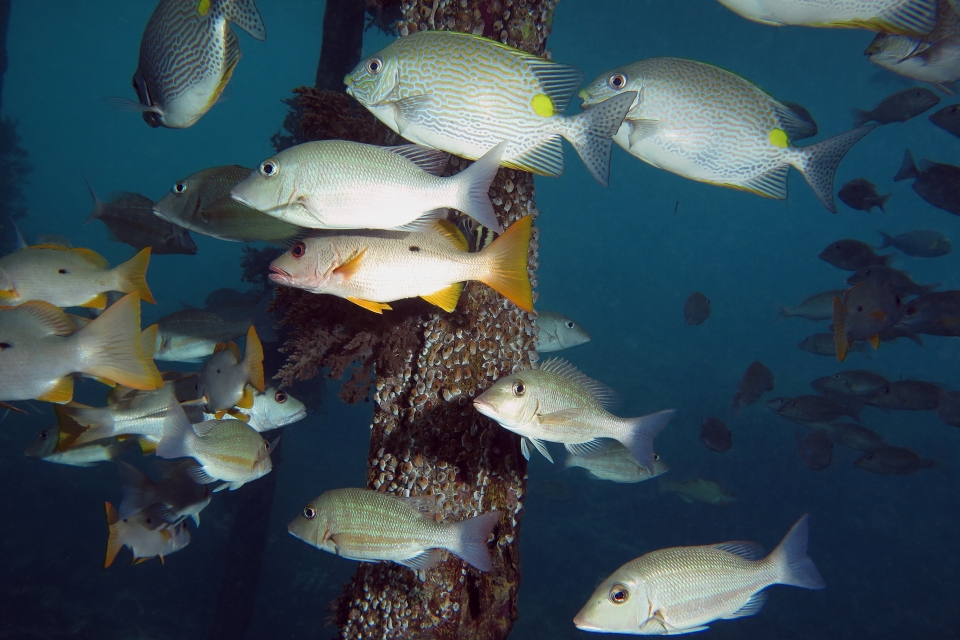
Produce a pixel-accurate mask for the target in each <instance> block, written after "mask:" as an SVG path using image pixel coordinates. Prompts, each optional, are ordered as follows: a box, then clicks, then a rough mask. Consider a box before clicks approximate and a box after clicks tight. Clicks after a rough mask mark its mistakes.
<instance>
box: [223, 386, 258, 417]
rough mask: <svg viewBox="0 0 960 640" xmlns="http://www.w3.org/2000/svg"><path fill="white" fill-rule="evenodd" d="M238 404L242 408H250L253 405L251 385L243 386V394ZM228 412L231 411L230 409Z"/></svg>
mask: <svg viewBox="0 0 960 640" xmlns="http://www.w3.org/2000/svg"><path fill="white" fill-rule="evenodd" d="M237 406H238V407H239V408H241V409H250V408H252V407H253V389H251V388H250V387H248V386H247V387H244V388H243V395H241V396H240V401H239V402H237ZM227 413H230V411H229V410H228V411H227Z"/></svg>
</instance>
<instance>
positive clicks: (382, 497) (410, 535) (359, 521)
mask: <svg viewBox="0 0 960 640" xmlns="http://www.w3.org/2000/svg"><path fill="white" fill-rule="evenodd" d="M435 510H436V503H435V502H434V498H431V497H427V496H420V497H410V498H401V497H399V496H394V495H390V494H387V493H382V492H380V491H373V490H370V489H352V488H348V489H332V490H330V491H326V492H325V493H323V494H321V495H319V496H318V497H317V498H316V499H314V500H312V501H310V502H308V503H307V504H306V505H305V506H304V507H303V509H302V510H301V511H300V514H299V515H297V517H296V518H294V519H293V520H292V521H291V522H290V524H288V525H287V531H289V532H290V534H291V535H292V536H294V537H295V538H299V539H300V540H303V541H304V542H306V543H307V544H309V545H311V546H313V547H316V548H318V549H321V550H323V551H326V552H328V553H333V554H336V555H338V556H341V557H343V558H347V559H349V560H358V561H360V562H384V561H390V562H396V563H397V564H401V565H403V566H405V567H410V568H411V569H414V570H416V571H429V570H430V569H431V568H432V567H433V566H434V565H436V564H437V563H438V562H440V560H441V559H442V557H443V550H447V551H449V552H450V553H452V554H454V555H456V556H457V557H458V558H460V559H461V560H463V561H465V562H467V563H468V564H470V565H471V566H473V567H474V568H476V569H478V570H479V571H490V570H491V569H492V568H493V563H492V562H491V561H490V552H489V551H488V549H487V538H488V537H489V536H490V533H491V532H492V531H493V529H494V528H495V527H496V526H497V524H498V523H499V522H500V518H501V516H503V512H501V511H490V512H489V513H484V514H481V515H478V516H474V517H472V518H467V519H466V520H461V521H460V522H438V521H437V520H435V519H434V518H433V517H432V516H434V515H435Z"/></svg>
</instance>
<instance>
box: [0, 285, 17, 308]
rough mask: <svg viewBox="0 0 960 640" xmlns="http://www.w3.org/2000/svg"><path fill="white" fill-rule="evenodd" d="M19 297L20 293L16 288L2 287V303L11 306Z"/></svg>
mask: <svg viewBox="0 0 960 640" xmlns="http://www.w3.org/2000/svg"><path fill="white" fill-rule="evenodd" d="M19 299H20V294H19V293H17V290H16V289H0V305H3V306H5V307H9V306H11V305H12V304H13V303H14V302H16V301H17V300H19Z"/></svg>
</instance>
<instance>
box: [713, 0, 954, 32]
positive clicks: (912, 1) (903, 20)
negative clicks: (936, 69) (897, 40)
mask: <svg viewBox="0 0 960 640" xmlns="http://www.w3.org/2000/svg"><path fill="white" fill-rule="evenodd" d="M720 4H722V5H724V6H725V7H727V8H728V9H731V10H732V11H735V12H737V13H739V14H740V15H741V16H743V17H744V18H747V19H748V20H753V21H755V22H762V23H765V24H772V25H778V26H782V25H788V24H789V25H801V26H807V27H848V28H853V29H869V30H871V31H884V32H886V33H901V34H906V35H918V36H922V35H926V34H928V33H930V32H931V31H933V29H934V27H936V26H937V0H720Z"/></svg>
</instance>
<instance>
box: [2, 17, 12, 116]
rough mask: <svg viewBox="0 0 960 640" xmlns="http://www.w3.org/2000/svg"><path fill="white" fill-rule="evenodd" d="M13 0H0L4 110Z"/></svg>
mask: <svg viewBox="0 0 960 640" xmlns="http://www.w3.org/2000/svg"><path fill="white" fill-rule="evenodd" d="M12 3H13V0H0V111H3V77H4V76H5V75H6V73H7V32H8V31H9V29H10V6H11V4H12Z"/></svg>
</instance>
